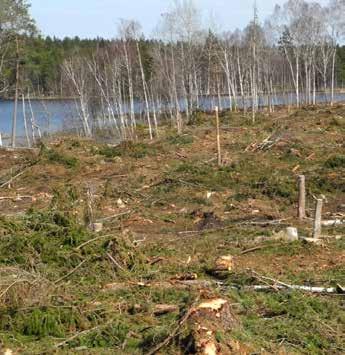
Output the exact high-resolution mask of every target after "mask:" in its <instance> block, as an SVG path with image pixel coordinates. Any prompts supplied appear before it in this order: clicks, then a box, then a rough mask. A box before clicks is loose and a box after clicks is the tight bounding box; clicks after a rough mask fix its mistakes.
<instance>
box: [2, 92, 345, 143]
mask: <svg viewBox="0 0 345 355" xmlns="http://www.w3.org/2000/svg"><path fill="white" fill-rule="evenodd" d="M301 100H302V101H303V96H302V97H301ZM316 101H317V103H324V102H329V97H327V96H326V95H325V94H324V93H320V94H317V96H316ZM334 101H335V102H345V93H342V94H335V100H334ZM295 102H296V99H295V95H294V94H289V95H287V96H283V95H278V96H275V98H274V105H287V104H291V105H293V104H295ZM237 103H238V107H239V108H243V106H247V107H250V105H251V102H250V100H248V99H246V100H245V101H244V103H243V102H242V100H241V99H240V98H238V99H237ZM199 104H200V109H202V110H206V111H209V110H212V109H213V108H214V106H215V105H219V102H218V98H217V97H202V98H200V103H199ZM13 106H14V105H13V101H10V100H5V101H4V100H2V101H0V132H1V134H2V137H3V143H4V145H7V144H8V142H9V137H10V134H11V130H12V118H13ZM180 106H181V109H182V110H184V101H183V100H181V103H180ZM219 106H221V108H222V109H226V108H229V107H230V102H229V98H228V97H222V98H221V103H220V105H219ZM259 106H261V107H263V106H267V96H266V97H260V98H259ZM31 108H32V112H33V116H34V118H35V122H36V124H37V125H38V126H39V128H40V130H41V132H42V134H46V133H54V132H60V131H75V130H77V129H78V127H79V128H80V120H79V119H78V117H79V116H78V108H77V103H76V101H75V100H32V101H31V107H30V105H29V103H28V102H27V103H26V105H25V112H26V117H27V122H28V126H29V134H30V135H31V133H30V132H31V123H30V119H31V117H32V114H31ZM144 109H145V107H144V104H143V103H141V102H136V103H135V111H136V112H137V113H139V112H143V111H144ZM125 110H126V108H125ZM17 136H18V143H23V141H24V136H25V130H24V115H23V105H22V102H21V101H19V103H18V115H17Z"/></svg>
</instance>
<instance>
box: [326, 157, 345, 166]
mask: <svg viewBox="0 0 345 355" xmlns="http://www.w3.org/2000/svg"><path fill="white" fill-rule="evenodd" d="M325 167H326V168H329V169H336V168H345V155H335V156H333V157H331V158H329V159H328V160H327V161H326V162H325Z"/></svg>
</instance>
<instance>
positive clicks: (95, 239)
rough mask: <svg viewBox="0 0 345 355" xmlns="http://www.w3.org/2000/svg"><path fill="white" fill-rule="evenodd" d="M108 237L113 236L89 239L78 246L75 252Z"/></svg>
mask: <svg viewBox="0 0 345 355" xmlns="http://www.w3.org/2000/svg"><path fill="white" fill-rule="evenodd" d="M110 237H114V236H113V235H112V234H108V235H101V236H99V237H96V238H93V239H90V240H88V241H86V242H85V243H82V244H80V245H79V246H78V247H76V248H75V250H80V249H82V248H84V247H85V246H87V245H89V244H91V243H93V242H96V241H98V240H101V239H106V238H110Z"/></svg>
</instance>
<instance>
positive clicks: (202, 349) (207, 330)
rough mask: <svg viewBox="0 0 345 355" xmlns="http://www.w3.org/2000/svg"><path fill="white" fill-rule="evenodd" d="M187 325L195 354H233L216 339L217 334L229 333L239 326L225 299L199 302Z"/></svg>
mask: <svg viewBox="0 0 345 355" xmlns="http://www.w3.org/2000/svg"><path fill="white" fill-rule="evenodd" d="M188 325H189V328H190V329H191V338H192V340H193V341H192V343H193V348H194V351H195V352H196V354H200V355H216V354H231V353H233V352H232V351H231V349H230V348H229V347H228V345H226V344H221V343H219V342H218V341H217V339H216V333H217V332H219V331H221V332H223V333H224V334H225V333H229V331H231V330H233V329H234V328H235V327H237V326H238V325H239V322H238V320H237V319H236V317H235V316H234V314H233V312H232V310H231V307H230V304H229V302H228V301H227V300H226V299H222V298H214V299H209V300H205V301H203V302H201V303H200V304H199V305H198V306H196V307H195V309H194V310H193V312H192V315H191V316H190V318H189V320H188ZM188 350H189V349H187V351H188Z"/></svg>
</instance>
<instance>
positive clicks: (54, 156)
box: [40, 146, 79, 169]
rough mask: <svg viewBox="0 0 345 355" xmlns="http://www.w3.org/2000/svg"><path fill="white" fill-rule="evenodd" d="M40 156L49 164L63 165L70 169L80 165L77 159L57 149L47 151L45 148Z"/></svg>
mask: <svg viewBox="0 0 345 355" xmlns="http://www.w3.org/2000/svg"><path fill="white" fill-rule="evenodd" d="M40 156H41V158H43V159H46V160H47V161H48V162H49V163H55V164H61V165H64V166H65V167H66V168H68V169H72V168H76V167H77V166H78V164H79V161H78V159H77V158H75V157H71V156H68V155H66V154H63V153H60V152H58V151H57V150H55V149H47V148H45V147H44V146H42V148H41V152H40Z"/></svg>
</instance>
